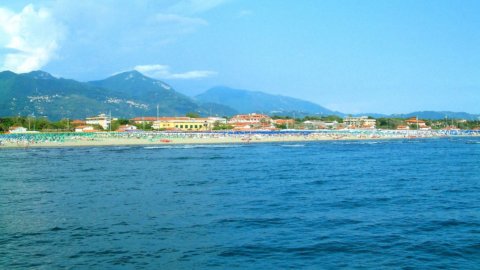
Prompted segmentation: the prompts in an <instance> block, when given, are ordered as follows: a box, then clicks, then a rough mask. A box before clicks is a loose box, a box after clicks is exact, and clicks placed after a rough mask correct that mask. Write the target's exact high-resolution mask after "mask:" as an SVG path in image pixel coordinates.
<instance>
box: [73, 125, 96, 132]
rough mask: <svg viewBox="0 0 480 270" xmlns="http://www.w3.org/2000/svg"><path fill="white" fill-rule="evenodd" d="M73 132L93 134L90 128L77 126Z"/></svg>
mask: <svg viewBox="0 0 480 270" xmlns="http://www.w3.org/2000/svg"><path fill="white" fill-rule="evenodd" d="M75 132H95V129H94V128H93V127H92V126H78V127H75Z"/></svg>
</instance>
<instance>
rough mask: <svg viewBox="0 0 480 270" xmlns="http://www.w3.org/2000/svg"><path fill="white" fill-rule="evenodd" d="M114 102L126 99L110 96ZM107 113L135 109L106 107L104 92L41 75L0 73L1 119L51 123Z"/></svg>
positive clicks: (129, 107) (40, 72)
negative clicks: (27, 117) (24, 118)
mask: <svg viewBox="0 0 480 270" xmlns="http://www.w3.org/2000/svg"><path fill="white" fill-rule="evenodd" d="M108 96H112V97H114V98H116V99H125V98H126V97H125V96H123V95H121V94H119V93H109V94H108ZM108 110H112V112H115V111H121V112H123V113H124V114H128V113H134V112H135V111H136V108H135V107H132V106H128V105H125V104H115V105H112V104H109V103H108V102H107V97H106V93H105V91H104V90H103V89H101V88H98V87H95V86H92V85H89V84H86V83H81V82H77V81H74V80H67V79H62V78H55V77H53V76H52V75H50V74H48V73H46V72H43V71H33V72H30V73H25V74H15V73H13V72H10V71H4V72H0V115H1V116H15V115H23V116H25V115H35V116H37V117H41V116H47V117H49V118H50V119H60V118H63V117H69V118H80V117H85V116H88V115H95V114H97V113H99V112H107V111H108Z"/></svg>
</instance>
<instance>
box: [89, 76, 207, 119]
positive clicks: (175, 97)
mask: <svg viewBox="0 0 480 270" xmlns="http://www.w3.org/2000/svg"><path fill="white" fill-rule="evenodd" d="M89 84H90V85H93V86H96V87H101V88H104V89H107V90H111V91H116V92H119V93H122V94H124V95H127V96H130V97H131V98H133V99H135V100H137V101H141V102H143V103H146V104H149V105H151V107H152V106H153V107H152V108H153V109H154V110H153V111H152V110H151V109H152V108H150V109H148V110H147V112H148V113H150V114H152V115H154V114H155V113H156V111H155V110H156V105H157V104H158V106H159V108H160V114H161V115H175V114H185V113H187V112H197V113H200V114H206V113H207V111H206V110H205V109H204V108H202V107H201V106H200V105H199V104H197V103H196V102H195V101H193V100H192V99H191V98H189V97H187V96H185V95H183V94H180V93H179V92H177V91H175V90H174V89H173V88H172V87H171V86H170V85H168V84H166V83H164V82H162V81H159V80H155V79H152V78H149V77H146V76H144V75H143V74H141V73H140V72H137V71H128V72H124V73H120V74H117V75H114V76H112V77H109V78H107V79H104V80H100V81H92V82H89Z"/></svg>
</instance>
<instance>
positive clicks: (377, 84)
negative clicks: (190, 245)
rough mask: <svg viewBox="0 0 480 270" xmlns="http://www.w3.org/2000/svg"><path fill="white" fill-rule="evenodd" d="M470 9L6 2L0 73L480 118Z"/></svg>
mask: <svg viewBox="0 0 480 270" xmlns="http://www.w3.org/2000/svg"><path fill="white" fill-rule="evenodd" d="M478 14H480V1H477V0H462V1H458V0H448V1H447V0H436V1H427V0H425V1H419V0H389V1H384V0H303V1H298V0H282V1H276V0H262V1H258V0H179V1H173V0H151V1H149V0H144V1H126V0H96V1H94V0H84V1H72V0H37V1H24V0H12V1H9V0H6V1H5V0H2V1H0V70H11V71H14V72H16V73H24V72H29V71H32V70H44V71H47V72H50V73H52V74H53V75H55V76H58V77H64V78H71V79H76V80H80V81H90V80H98V79H103V78H106V77H108V76H111V75H113V74H116V73H119V72H122V71H128V70H134V69H135V70H138V71H140V72H142V73H143V74H145V75H147V76H150V77H153V78H156V79H160V80H162V81H165V82H167V83H168V84H170V85H172V86H173V87H174V88H175V89H176V90H178V91H180V92H183V93H186V94H188V95H195V94H199V93H201V92H204V91H205V90H207V89H208V88H210V87H214V86H219V85H221V86H228V87H232V88H238V89H248V90H255V91H263V92H266V93H271V94H278V95H286V96H291V97H295V98H300V99H304V100H308V101H312V102H315V103H317V104H320V105H322V106H325V107H327V108H329V109H332V110H336V111H340V112H344V113H386V114H391V113H408V112H412V111H423V110H437V111H440V110H442V111H443V110H449V111H465V112H469V113H480V105H479V104H480V16H479V15H478Z"/></svg>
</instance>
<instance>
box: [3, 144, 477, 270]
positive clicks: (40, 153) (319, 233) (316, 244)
mask: <svg viewBox="0 0 480 270" xmlns="http://www.w3.org/2000/svg"><path fill="white" fill-rule="evenodd" d="M0 166H1V167H0V268H1V269H23V268H34V269H58V268H60V269H62V268H69V269H142V268H146V269H288V268H293V269H299V268H300V269H337V268H360V269H362V268H364V269H370V268H377V269H402V268H403V269H435V268H437V269H438V268H444V269H480V140H479V139H474V138H465V139H461V138H459V139H425V140H394V141H350V142H340V141H335V142H315V143H304V144H290V143H287V144H282V143H279V144H254V145H253V144H252V145H216V146H214V145H212V146H202V145H200V146H171V147H166V146H163V147H99V148H51V149H27V150H25V149H22V150H6V149H4V150H0Z"/></svg>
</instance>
